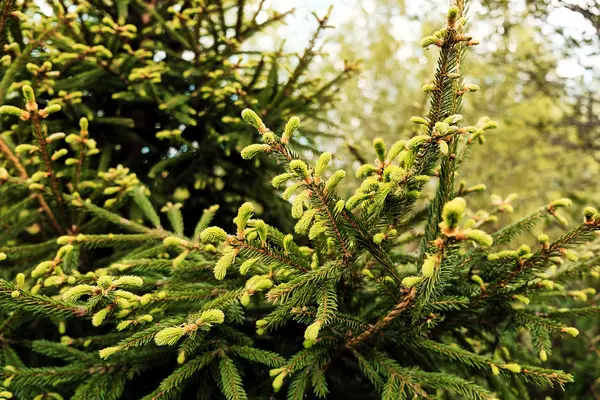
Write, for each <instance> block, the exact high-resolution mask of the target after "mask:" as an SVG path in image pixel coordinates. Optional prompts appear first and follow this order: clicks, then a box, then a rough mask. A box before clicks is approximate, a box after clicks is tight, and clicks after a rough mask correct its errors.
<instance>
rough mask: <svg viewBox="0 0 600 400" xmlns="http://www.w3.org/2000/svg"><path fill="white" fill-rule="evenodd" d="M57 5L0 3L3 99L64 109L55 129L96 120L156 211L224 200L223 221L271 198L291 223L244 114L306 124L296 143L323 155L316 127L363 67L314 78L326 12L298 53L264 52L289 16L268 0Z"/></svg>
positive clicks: (188, 210)
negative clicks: (257, 159) (33, 99)
mask: <svg viewBox="0 0 600 400" xmlns="http://www.w3.org/2000/svg"><path fill="white" fill-rule="evenodd" d="M48 3H49V4H51V6H52V9H51V10H46V9H42V10H39V7H40V5H41V4H42V2H38V1H33V0H27V1H23V2H16V1H3V2H2V3H1V6H0V15H1V16H2V20H1V22H0V36H2V38H3V39H4V42H5V43H3V44H4V48H3V49H0V51H1V53H0V56H1V57H2V62H1V66H0V77H1V80H0V99H2V103H1V104H4V105H7V104H11V105H16V104H17V103H16V102H17V101H18V99H17V97H16V94H17V93H18V91H19V89H20V87H21V86H22V85H23V84H30V85H31V86H32V87H33V88H34V89H35V91H36V95H37V96H38V99H39V101H40V103H41V104H45V103H46V102H50V101H51V102H52V104H58V105H61V106H62V112H61V113H60V114H59V115H57V116H56V117H55V118H54V119H53V120H52V121H51V122H50V127H51V128H52V129H53V130H55V131H67V130H68V129H73V128H77V124H78V121H79V119H80V118H81V117H85V118H87V119H88V120H89V122H90V124H91V125H92V126H93V127H95V129H96V131H97V132H98V135H97V136H96V138H95V139H96V140H97V142H98V148H101V149H104V151H103V155H104V157H105V158H108V157H109V156H110V157H111V159H112V163H113V164H114V165H117V164H123V165H127V167H128V168H130V169H131V171H132V172H134V173H136V174H137V175H138V176H139V177H140V179H141V180H142V181H143V182H144V183H145V184H146V185H148V186H150V187H152V189H153V192H154V193H155V196H156V199H157V200H158V201H159V202H160V203H164V202H166V201H172V202H174V203H175V202H179V201H180V200H183V199H186V198H189V201H187V202H186V207H185V208H184V210H183V212H184V215H191V216H195V215H197V214H198V213H201V212H202V209H204V208H206V207H208V206H210V205H213V204H219V205H220V206H221V213H220V216H219V218H220V219H221V222H224V221H230V220H231V218H233V216H235V209H236V208H237V207H236V204H237V203H239V202H240V201H246V200H253V201H255V202H258V203H262V204H266V203H267V202H269V203H271V206H270V207H268V208H266V207H265V212H266V213H267V215H268V216H269V217H270V218H272V219H274V220H279V221H281V225H280V226H282V227H284V226H286V225H285V223H284V222H286V221H287V220H288V219H287V218H286V216H287V212H286V211H285V205H284V202H282V201H277V200H275V201H274V200H273V194H274V191H273V189H272V188H271V187H270V185H269V183H268V181H269V179H270V178H269V176H270V175H272V174H275V173H277V172H278V169H277V167H276V166H274V165H272V164H266V165H264V166H263V171H260V172H259V171H258V170H257V169H255V168H252V164H251V163H245V162H243V160H242V159H241V158H240V157H239V150H241V149H242V148H243V147H244V146H246V145H247V144H249V143H251V142H252V141H253V140H254V139H253V137H252V135H251V132H248V130H247V129H245V128H246V127H245V124H244V123H243V121H242V120H241V118H240V117H239V113H240V112H241V111H242V110H243V109H244V108H246V107H257V108H260V109H261V110H263V112H264V114H265V120H266V121H268V122H270V123H279V122H280V121H284V120H287V119H288V118H289V117H291V116H293V115H298V116H300V117H302V118H303V120H304V121H305V122H306V123H305V129H303V130H302V132H301V133H302V139H301V141H300V143H302V144H303V146H304V147H305V148H311V147H314V144H315V140H316V138H317V137H318V133H319V132H318V129H317V128H316V127H315V126H314V125H316V121H321V120H322V119H323V117H324V111H325V110H327V109H328V107H330V106H331V102H332V100H333V98H334V96H335V93H336V91H337V90H338V87H339V85H340V84H341V83H342V82H344V81H345V80H346V79H347V78H348V77H349V76H351V75H352V74H353V71H354V70H355V67H354V65H352V64H350V63H348V64H346V65H345V66H344V67H343V68H341V69H340V70H338V71H336V72H335V74H330V76H328V77H322V78H321V79H314V78H312V77H311V76H310V75H309V74H307V72H308V69H309V68H310V67H311V65H312V62H313V61H314V60H315V59H318V58H319V57H320V53H321V46H322V43H323V35H324V32H325V31H326V30H327V28H328V27H329V25H328V20H329V15H328V14H326V15H320V16H318V18H317V26H316V28H315V30H314V33H313V35H312V38H311V40H310V42H309V43H308V45H307V47H306V49H304V50H303V51H302V52H301V53H299V54H290V53H287V52H285V51H284V50H283V49H273V51H271V52H260V51H257V50H256V47H257V46H256V45H255V44H254V42H256V41H257V39H258V40H260V37H261V35H263V34H264V31H265V30H266V29H270V28H271V27H276V26H280V25H281V24H283V23H284V22H285V20H286V18H288V17H289V15H290V14H291V13H292V12H293V10H290V11H288V12H285V13H276V12H271V11H269V10H268V9H267V5H266V3H265V2H264V1H252V0H241V1H237V0H194V1H175V0H169V1H142V0H134V1H129V0H118V1H108V2H104V1H79V0H78V1H67V2H63V1H52V2H48ZM46 14H49V15H46ZM309 120H312V121H313V123H312V124H311V123H308V121H309ZM248 182H252V183H253V185H248ZM225 193H226V194H225ZM191 194H193V196H191ZM288 226H289V224H288Z"/></svg>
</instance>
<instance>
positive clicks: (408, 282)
mask: <svg viewBox="0 0 600 400" xmlns="http://www.w3.org/2000/svg"><path fill="white" fill-rule="evenodd" d="M422 280H423V277H422V276H407V277H406V278H404V279H402V285H404V286H406V287H408V288H411V287H413V286H415V285H416V284H418V283H419V282H421V281H422Z"/></svg>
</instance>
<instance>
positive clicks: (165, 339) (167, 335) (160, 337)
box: [154, 327, 185, 346]
mask: <svg viewBox="0 0 600 400" xmlns="http://www.w3.org/2000/svg"><path fill="white" fill-rule="evenodd" d="M183 335H185V328H182V327H170V328H164V329H162V330H160V331H159V332H158V333H157V334H156V336H155V337H154V342H155V343H156V344H157V345H159V346H164V345H168V346H172V345H174V344H175V343H177V341H179V339H181V337H182V336H183Z"/></svg>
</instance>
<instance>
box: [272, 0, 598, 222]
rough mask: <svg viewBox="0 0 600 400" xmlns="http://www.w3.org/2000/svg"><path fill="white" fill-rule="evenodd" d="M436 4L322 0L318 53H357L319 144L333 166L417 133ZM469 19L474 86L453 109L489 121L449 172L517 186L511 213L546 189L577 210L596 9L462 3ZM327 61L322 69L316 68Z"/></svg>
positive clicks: (585, 174)
mask: <svg viewBox="0 0 600 400" xmlns="http://www.w3.org/2000/svg"><path fill="white" fill-rule="evenodd" d="M279 3H281V4H283V3H285V2H283V1H280V2H277V1H275V2H274V5H275V6H277V5H278V4H279ZM300 3H302V4H303V5H302V7H300ZM304 3H306V7H310V6H313V8H318V7H317V4H316V2H312V1H310V0H303V1H300V2H298V8H304V7H305V6H304ZM321 3H323V2H321ZM445 3H447V1H446V0H431V1H415V2H409V1H403V0H367V1H358V0H349V1H344V2H341V1H337V2H336V1H333V4H334V11H333V18H332V20H333V21H334V24H335V25H336V28H337V29H336V30H335V31H334V32H333V33H332V36H331V37H330V38H329V41H328V44H327V45H326V46H325V47H324V49H325V50H326V51H328V52H329V53H330V54H331V55H337V56H339V57H337V58H343V59H349V60H355V61H358V60H360V67H361V73H360V74H359V76H358V77H357V78H355V79H352V80H349V81H347V82H346V83H345V85H344V86H343V90H342V91H341V101H340V103H339V104H338V105H337V107H335V109H334V110H331V111H329V113H328V115H329V119H330V120H331V121H333V122H334V123H335V124H336V129H337V137H338V140H336V141H335V144H332V143H331V141H330V140H327V141H326V142H325V143H326V145H329V146H336V148H337V149H338V152H337V155H338V157H337V161H338V163H340V164H344V165H348V164H352V163H353V164H355V165H358V164H359V163H360V162H359V160H358V159H357V156H358V153H359V152H357V151H353V149H365V148H369V147H370V142H371V141H372V140H373V139H374V138H375V137H383V138H384V139H385V140H386V142H393V141H396V140H398V139H407V138H409V137H411V136H412V135H414V134H415V133H416V132H417V131H418V129H419V127H418V125H415V124H412V123H411V122H410V121H409V119H410V117H411V116H413V115H422V114H423V113H424V111H425V110H426V107H427V104H426V102H425V99H426V95H425V93H421V94H419V87H420V83H421V82H423V81H425V80H427V79H429V77H430V74H431V71H432V70H433V67H434V66H433V63H434V61H435V54H434V53H435V52H430V51H427V50H423V49H420V48H418V47H417V46H415V43H416V42H417V41H418V40H419V39H420V38H421V37H423V36H425V35H427V34H429V33H430V32H431V31H432V30H433V29H434V27H435V26H437V25H439V23H440V20H441V16H440V15H438V14H439V13H436V12H435V10H436V9H439V7H440V6H443V5H444V4H445ZM471 19H472V20H473V21H475V22H474V23H473V27H472V29H471V32H473V33H474V35H475V37H476V38H477V39H478V40H480V41H481V45H480V46H477V47H475V48H474V50H473V52H472V53H471V54H470V56H469V57H468V63H467V65H466V66H465V67H466V69H467V75H468V77H469V78H470V81H471V82H472V83H476V84H478V85H480V86H481V90H482V92H483V93H482V94H481V95H478V96H472V97H469V98H467V99H466V104H465V111H464V113H465V116H466V118H467V121H470V123H474V122H476V121H477V119H478V118H479V117H480V116H483V115H488V116H490V117H491V118H492V119H494V120H496V121H497V122H498V125H499V129H497V130H495V131H493V134H489V135H487V136H486V144H485V145H486V147H485V149H481V151H474V152H472V153H471V159H470V160H469V161H468V162H467V163H465V165H464V167H463V169H462V176H461V177H460V179H465V180H466V181H467V182H468V184H469V185H473V184H476V183H485V184H486V185H487V186H488V193H489V194H491V193H497V194H498V195H500V196H502V197H503V198H504V197H506V196H507V195H508V194H510V193H513V192H516V193H518V194H519V196H520V197H519V200H518V202H517V204H518V207H516V212H517V213H519V214H525V213H529V212H531V211H532V210H533V209H535V208H536V207H538V204H543V203H545V202H547V201H548V200H550V199H553V198H556V197H557V196H567V197H571V198H572V199H573V200H574V201H575V202H576V204H579V205H580V206H583V204H585V203H587V202H590V201H592V202H593V203H597V200H598V199H599V198H600V196H598V194H597V193H598V188H599V185H600V180H599V179H598V178H597V177H598V176H600V123H599V117H598V116H599V115H600V94H599V92H598V89H599V87H598V86H600V81H599V79H598V77H599V76H600V55H599V51H600V39H599V37H600V36H599V33H600V6H598V4H597V2H595V1H593V0H588V1H585V0H581V1H575V0H564V1H563V0H545V1H526V0H493V1H472V2H471ZM298 23H299V22H298ZM285 32H289V29H284V30H282V34H283V36H284V37H286V35H285ZM293 35H295V33H293ZM331 58H333V59H336V57H331ZM337 67H338V66H337V65H331V64H328V65H321V73H322V74H324V75H326V74H332V73H334V71H335V70H336V68H337ZM372 157H373V158H374V155H373V156H372ZM367 161H369V162H370V161H372V160H367ZM584 193H585V194H584ZM590 196H591V197H590ZM482 199H483V198H482ZM484 200H485V202H487V198H485V199H484ZM480 204H484V203H483V202H482V203H480ZM574 211H575V212H578V211H579V210H574Z"/></svg>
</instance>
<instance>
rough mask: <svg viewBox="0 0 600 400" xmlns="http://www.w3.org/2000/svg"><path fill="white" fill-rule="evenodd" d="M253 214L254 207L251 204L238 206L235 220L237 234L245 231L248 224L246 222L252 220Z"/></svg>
mask: <svg viewBox="0 0 600 400" xmlns="http://www.w3.org/2000/svg"><path fill="white" fill-rule="evenodd" d="M253 213H254V206H253V205H252V203H250V202H246V203H244V204H242V205H241V206H240V208H239V209H238V214H237V217H236V218H235V224H236V225H237V228H238V232H240V231H243V230H244V229H246V224H247V223H248V220H249V219H250V218H252V214H253Z"/></svg>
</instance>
